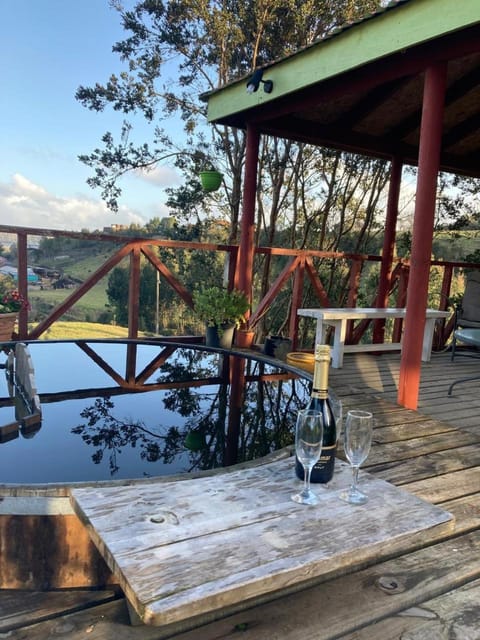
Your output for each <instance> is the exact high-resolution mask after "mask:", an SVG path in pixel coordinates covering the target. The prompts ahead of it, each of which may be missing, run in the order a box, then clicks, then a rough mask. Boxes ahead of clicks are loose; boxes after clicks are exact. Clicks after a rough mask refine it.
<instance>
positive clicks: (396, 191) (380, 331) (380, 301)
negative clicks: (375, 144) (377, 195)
mask: <svg viewBox="0 0 480 640" xmlns="http://www.w3.org/2000/svg"><path fill="white" fill-rule="evenodd" d="M402 169H403V162H402V160H401V159H400V158H398V157H395V158H393V159H392V165H391V169H390V186H389V189H388V200H387V215H386V220H385V235H384V236H383V249H382V263H381V267H380V279H379V283H378V292H377V300H376V306H377V307H381V308H385V307H387V306H388V294H389V292H390V284H391V279H392V263H393V254H394V251H395V237H396V228H397V217H398V201H399V198H400V186H401V183H402ZM384 334H385V320H377V321H376V322H375V324H374V327H373V342H376V343H381V342H383V341H384Z"/></svg>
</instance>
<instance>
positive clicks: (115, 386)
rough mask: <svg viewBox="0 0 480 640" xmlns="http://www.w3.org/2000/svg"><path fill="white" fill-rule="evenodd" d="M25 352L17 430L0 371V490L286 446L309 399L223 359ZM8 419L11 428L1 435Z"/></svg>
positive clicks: (166, 350) (257, 364)
mask: <svg viewBox="0 0 480 640" xmlns="http://www.w3.org/2000/svg"><path fill="white" fill-rule="evenodd" d="M28 349H29V351H30V355H31V357H32V361H33V366H34V379H35V383H36V387H37V390H38V394H39V397H40V401H41V423H39V424H37V425H36V426H33V427H23V426H22V424H21V420H20V418H21V417H22V415H24V414H25V409H24V408H23V405H22V403H21V402H19V398H18V397H17V398H16V400H15V399H12V398H11V397H10V395H9V391H8V385H7V378H6V376H5V375H0V379H1V381H0V483H22V484H23V483H28V484H34V483H50V482H60V483H68V482H77V481H96V480H111V479H127V478H141V477H149V476H160V475H167V474H173V473H181V472H189V471H195V470H201V469H209V468H214V467H221V466H225V465H228V464H232V463H235V462H240V461H244V460H250V459H254V458H258V457H261V456H264V455H266V454H267V453H270V452H271V451H274V450H276V449H279V448H282V447H284V446H286V445H288V444H291V443H292V442H293V440H294V435H293V434H294V425H295V418H296V413H297V411H298V409H299V408H301V407H303V406H305V404H306V402H307V401H308V396H309V382H308V381H307V380H305V379H302V378H299V377H298V376H296V375H295V374H292V373H291V372H288V371H287V370H286V369H284V368H281V367H277V366H272V365H270V364H266V363H265V362H262V361H259V360H250V359H246V358H241V357H239V356H234V355H231V353H230V352H225V353H219V352H209V351H207V350H204V349H202V348H197V347H193V346H178V345H174V346H172V345H169V344H167V343H164V344H160V343H148V344H146V343H135V344H133V343H130V344H127V343H118V342H115V343H112V342H110V343H108V342H94V341H91V342H88V344H87V345H86V346H84V347H83V348H82V347H81V346H79V344H77V343H67V342H59V343H50V342H37V343H31V344H30V345H29V347H28ZM3 361H4V360H2V358H0V362H3ZM1 373H2V372H0V374H1ZM15 405H16V406H15ZM22 412H23V413H22ZM16 419H18V422H19V423H20V424H19V428H18V430H14V431H13V433H10V434H9V435H6V434H5V430H3V432H2V427H4V426H5V425H9V424H11V423H12V422H13V423H14V422H15V421H16Z"/></svg>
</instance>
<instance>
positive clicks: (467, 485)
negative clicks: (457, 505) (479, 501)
mask: <svg viewBox="0 0 480 640" xmlns="http://www.w3.org/2000/svg"><path fill="white" fill-rule="evenodd" d="M406 488H407V489H408V491H410V492H411V493H413V494H415V495H417V496H419V497H420V498H422V499H423V500H428V502H432V503H434V504H438V503H439V502H445V500H451V499H453V498H459V497H460V496H465V495H468V494H469V493H475V492H476V491H477V490H478V489H479V488H480V467H473V468H471V469H462V470H461V471H454V472H452V473H448V474H446V475H443V476H436V477H433V478H426V479H425V480H419V481H417V482H411V483H409V484H408V485H407V487H406Z"/></svg>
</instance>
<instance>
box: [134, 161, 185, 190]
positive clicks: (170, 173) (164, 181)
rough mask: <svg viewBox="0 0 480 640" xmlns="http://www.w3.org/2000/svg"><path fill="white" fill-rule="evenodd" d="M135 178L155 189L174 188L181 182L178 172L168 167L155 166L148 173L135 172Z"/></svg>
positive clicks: (145, 171) (144, 171)
mask: <svg viewBox="0 0 480 640" xmlns="http://www.w3.org/2000/svg"><path fill="white" fill-rule="evenodd" d="M135 177H137V178H139V179H140V180H143V181H144V182H149V183H150V184H153V185H155V186H157V187H175V186H176V185H179V184H180V183H181V182H182V180H181V177H180V175H179V174H178V171H176V170H175V169H174V168H173V167H169V166H168V165H163V166H157V167H155V168H154V169H151V170H149V171H147V170H143V171H140V170H138V171H135Z"/></svg>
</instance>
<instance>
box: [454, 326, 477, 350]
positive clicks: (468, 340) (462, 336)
mask: <svg viewBox="0 0 480 640" xmlns="http://www.w3.org/2000/svg"><path fill="white" fill-rule="evenodd" d="M455 339H456V340H459V341H460V342H464V343H465V344H469V345H471V346H472V347H480V329H457V330H456V331H455Z"/></svg>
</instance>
